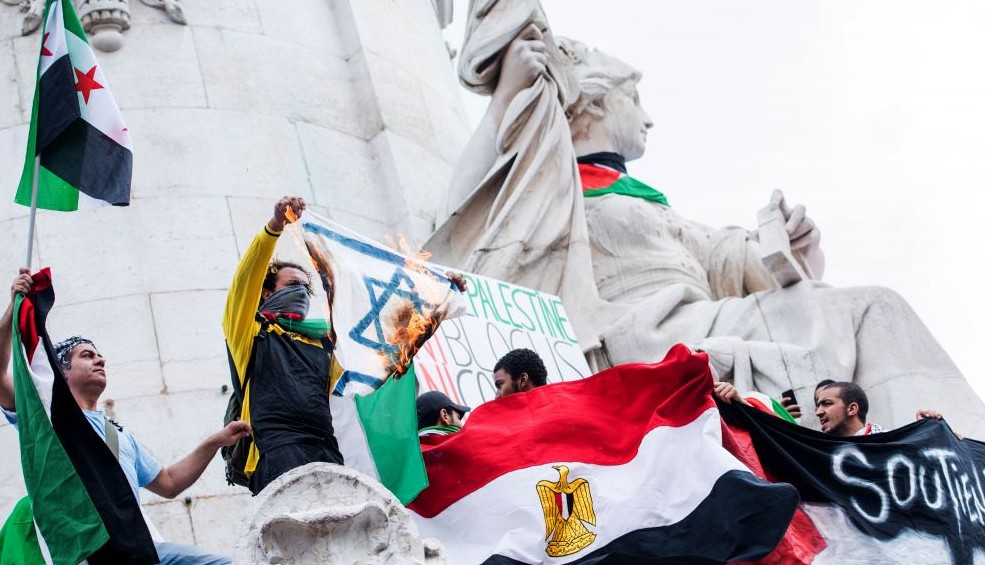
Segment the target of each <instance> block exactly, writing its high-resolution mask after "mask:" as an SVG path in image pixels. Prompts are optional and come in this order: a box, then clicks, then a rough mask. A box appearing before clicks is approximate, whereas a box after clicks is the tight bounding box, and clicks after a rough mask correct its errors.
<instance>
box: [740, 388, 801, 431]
mask: <svg viewBox="0 0 985 565" xmlns="http://www.w3.org/2000/svg"><path fill="white" fill-rule="evenodd" d="M742 398H743V399H744V400H745V401H746V402H748V403H749V405H750V406H752V407H753V408H758V409H760V410H762V411H763V412H766V413H767V414H772V415H774V416H776V417H777V418H783V419H784V420H786V421H788V422H790V423H791V424H796V423H797V420H796V419H795V418H794V417H793V416H791V415H790V412H788V411H787V409H786V408H785V407H784V406H783V405H782V404H780V401H779V400H777V399H775V398H773V397H772V396H769V395H766V394H763V393H761V392H759V391H755V390H754V391H750V392H747V393H745V394H743V395H742Z"/></svg>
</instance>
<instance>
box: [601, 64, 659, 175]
mask: <svg viewBox="0 0 985 565" xmlns="http://www.w3.org/2000/svg"><path fill="white" fill-rule="evenodd" d="M605 123H606V126H607V127H606V129H608V131H609V135H610V136H611V140H612V148H613V149H612V150H613V151H615V152H616V153H619V154H620V155H622V156H623V157H625V158H626V160H627V161H632V160H633V159H639V158H640V157H642V156H643V152H644V151H646V134H647V130H649V129H650V128H652V127H653V120H651V119H650V116H649V115H647V113H646V111H645V110H643V107H642V106H640V95H639V92H637V90H636V82H635V81H625V82H623V83H621V84H620V85H619V86H616V87H615V88H613V89H612V90H610V91H609V93H608V94H607V95H606V96H605Z"/></svg>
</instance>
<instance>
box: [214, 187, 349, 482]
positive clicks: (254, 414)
mask: <svg viewBox="0 0 985 565" xmlns="http://www.w3.org/2000/svg"><path fill="white" fill-rule="evenodd" d="M304 210H305V202H304V199H302V198H299V197H284V198H281V199H280V200H278V201H277V203H276V204H275V205H274V212H273V215H272V216H271V218H270V220H269V221H268V222H267V224H266V225H265V226H264V227H263V229H261V230H260V232H259V233H258V234H257V235H256V237H254V238H253V242H252V243H251V244H250V246H249V248H248V249H247V250H246V252H245V253H244V254H243V257H242V259H240V262H239V265H238V266H237V268H236V274H235V275H234V276H233V282H232V284H231V285H230V287H229V295H228V297H227V299H226V309H225V312H224V314H223V320H222V330H223V335H224V336H225V338H226V346H227V348H228V350H229V358H230V366H231V368H232V370H233V372H234V375H235V377H236V380H235V381H234V384H238V385H239V388H240V391H241V393H242V398H243V399H244V402H243V408H242V413H241V415H240V418H241V419H242V420H243V421H247V422H249V423H250V424H251V425H252V426H253V445H252V446H251V448H250V453H249V456H248V457H247V460H246V465H245V468H244V469H243V472H244V474H245V475H246V476H248V477H249V481H250V484H249V488H250V491H251V492H252V493H253V494H254V495H256V494H257V493H259V492H260V491H261V490H263V488H264V487H265V486H267V485H268V484H269V483H270V482H271V481H273V480H274V479H276V478H277V477H278V476H280V475H282V474H283V473H285V472H287V471H289V470H291V469H294V468H295V467H300V466H302V465H305V464H307V463H312V462H315V461H322V462H326V463H336V464H339V465H341V464H342V463H343V461H342V453H341V452H340V451H339V445H338V441H337V440H336V439H335V433H334V430H333V428H332V413H331V411H330V410H329V405H328V394H329V392H328V391H329V390H330V384H331V378H332V375H335V376H336V377H337V376H338V374H340V373H341V367H339V365H338V363H336V362H335V358H334V356H333V355H332V345H331V342H330V341H329V339H328V335H327V333H328V332H327V325H326V324H312V323H309V322H308V321H307V320H306V317H307V314H308V306H309V303H310V297H311V295H312V288H311V276H310V275H309V274H308V272H307V271H306V270H305V269H304V268H303V267H302V266H301V265H298V264H295V263H289V262H284V261H277V260H273V261H272V258H273V254H274V247H275V246H276V245H277V239H278V237H280V234H281V232H282V231H283V230H284V227H285V226H286V225H287V224H288V223H291V222H294V221H296V220H297V219H298V217H299V216H301V214H302V213H303V212H304Z"/></svg>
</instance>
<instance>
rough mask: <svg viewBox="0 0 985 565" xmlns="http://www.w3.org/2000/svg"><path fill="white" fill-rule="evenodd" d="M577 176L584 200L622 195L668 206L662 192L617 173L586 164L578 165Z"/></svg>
mask: <svg viewBox="0 0 985 565" xmlns="http://www.w3.org/2000/svg"><path fill="white" fill-rule="evenodd" d="M578 174H579V175H580V176H581V190H582V195H583V196H585V197H586V198H588V197H592V196H602V195H605V194H622V195H623V196H633V197H636V198H642V199H644V200H649V201H651V202H656V203H658V204H663V205H664V206H670V204H668V203H667V197H666V196H664V194H663V193H662V192H660V191H659V190H657V189H655V188H653V187H652V186H649V185H647V184H644V183H643V182H641V181H638V180H636V179H634V178H633V177H631V176H629V175H627V174H624V173H621V172H619V171H616V170H613V169H610V168H607V167H600V166H598V165H591V164H588V163H578Z"/></svg>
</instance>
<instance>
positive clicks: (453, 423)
mask: <svg viewBox="0 0 985 565" xmlns="http://www.w3.org/2000/svg"><path fill="white" fill-rule="evenodd" d="M470 410H472V409H471V408H469V407H468V406H465V405H464V404H456V403H454V402H452V400H451V399H450V398H448V395H447V394H445V393H443V392H440V391H437V390H432V391H428V392H425V393H424V394H422V395H420V396H418V397H417V435H418V436H420V437H426V436H432V435H437V436H442V435H450V434H453V433H455V432H457V431H459V430H460V429H462V418H464V417H465V414H466V413H467V412H468V411H470Z"/></svg>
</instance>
